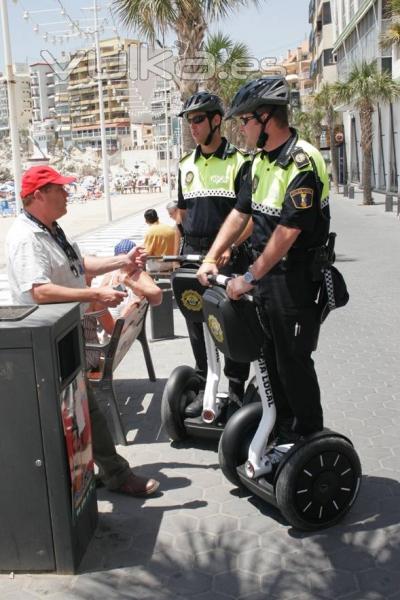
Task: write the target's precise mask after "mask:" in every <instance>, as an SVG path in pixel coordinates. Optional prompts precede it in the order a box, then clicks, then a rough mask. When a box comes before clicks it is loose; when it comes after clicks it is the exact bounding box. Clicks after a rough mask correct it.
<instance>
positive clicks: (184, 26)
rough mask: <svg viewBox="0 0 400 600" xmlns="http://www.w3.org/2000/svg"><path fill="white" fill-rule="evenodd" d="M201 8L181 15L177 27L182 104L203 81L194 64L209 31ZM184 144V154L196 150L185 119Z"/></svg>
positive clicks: (199, 68) (198, 67) (179, 84)
mask: <svg viewBox="0 0 400 600" xmlns="http://www.w3.org/2000/svg"><path fill="white" fill-rule="evenodd" d="M201 6H202V5H201V3H199V4H198V8H197V10H193V11H192V12H191V14H190V15H187V14H185V15H181V18H179V19H178V20H177V22H176V26H175V30H176V34H177V37H178V56H179V65H180V75H178V77H177V79H176V82H177V85H178V87H179V91H180V95H181V100H182V102H184V101H185V100H187V98H189V97H190V96H191V95H192V94H195V93H196V92H197V90H198V88H199V79H200V80H201V66H197V67H196V66H195V65H193V62H192V61H193V59H195V58H196V55H195V54H196V52H199V51H200V50H201V49H202V45H203V41H204V35H205V32H206V30H207V25H206V22H205V19H204V14H203V11H202V8H201ZM182 143H183V152H184V153H186V152H188V151H189V150H191V149H192V148H194V145H195V144H194V141H193V138H192V136H191V134H190V130H189V127H188V124H187V122H186V120H185V119H183V128H182Z"/></svg>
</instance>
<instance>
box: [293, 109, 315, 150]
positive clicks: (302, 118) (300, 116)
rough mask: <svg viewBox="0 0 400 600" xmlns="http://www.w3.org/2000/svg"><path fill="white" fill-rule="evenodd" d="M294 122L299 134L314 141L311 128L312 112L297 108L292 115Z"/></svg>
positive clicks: (309, 140)
mask: <svg viewBox="0 0 400 600" xmlns="http://www.w3.org/2000/svg"><path fill="white" fill-rule="evenodd" d="M292 123H293V125H294V127H296V129H297V131H298V134H299V136H300V137H301V138H302V139H303V140H306V141H307V142H310V144H311V143H312V130H311V121H310V113H309V112H308V111H305V110H296V111H293V115H292Z"/></svg>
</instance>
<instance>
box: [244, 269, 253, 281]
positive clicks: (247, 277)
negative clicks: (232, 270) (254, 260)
mask: <svg viewBox="0 0 400 600" xmlns="http://www.w3.org/2000/svg"><path fill="white" fill-rule="evenodd" d="M243 279H244V280H245V282H246V283H253V280H254V277H253V275H252V273H250V271H246V273H245V274H244V275H243Z"/></svg>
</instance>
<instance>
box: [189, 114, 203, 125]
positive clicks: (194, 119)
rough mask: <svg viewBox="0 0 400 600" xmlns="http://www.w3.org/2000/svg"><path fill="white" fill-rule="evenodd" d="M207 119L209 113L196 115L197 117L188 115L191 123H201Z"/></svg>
mask: <svg viewBox="0 0 400 600" xmlns="http://www.w3.org/2000/svg"><path fill="white" fill-rule="evenodd" d="M206 119H207V115H196V116H195V117H188V118H187V122H188V123H189V125H200V123H203V121H205V120H206Z"/></svg>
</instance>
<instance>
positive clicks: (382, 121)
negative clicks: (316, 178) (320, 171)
mask: <svg viewBox="0 0 400 600" xmlns="http://www.w3.org/2000/svg"><path fill="white" fill-rule="evenodd" d="M388 5H389V2H388V1H387V0H332V2H331V9H332V21H333V38H334V40H333V53H334V55H335V56H336V61H337V62H336V66H337V76H338V79H339V80H341V81H345V80H346V78H347V76H348V74H349V72H350V70H351V68H352V66H353V65H354V64H356V63H360V62H361V61H362V60H365V61H368V62H369V61H372V60H377V62H378V66H379V68H381V69H383V70H386V71H387V72H388V73H390V74H391V75H392V77H393V78H395V79H399V78H400V56H399V54H400V51H399V47H396V46H393V47H392V48H390V49H389V50H382V49H381V48H380V46H379V38H380V34H381V33H382V32H384V31H385V28H386V27H387V26H388V24H389V13H388ZM339 110H341V111H342V113H343V124H344V132H345V142H346V155H347V170H348V178H349V181H350V182H352V183H355V184H357V183H359V182H360V181H361V169H362V156H361V148H360V137H361V135H360V122H359V117H358V114H357V111H355V110H354V108H353V107H352V106H341V107H339ZM399 127H400V102H398V101H397V102H396V103H395V104H383V103H381V104H379V105H378V106H377V109H376V110H375V113H374V116H373V149H372V154H373V156H372V185H373V188H374V189H375V190H377V191H382V192H385V191H391V192H397V191H399V181H398V179H399V172H400V162H399V161H400V142H399V133H398V132H399Z"/></svg>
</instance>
